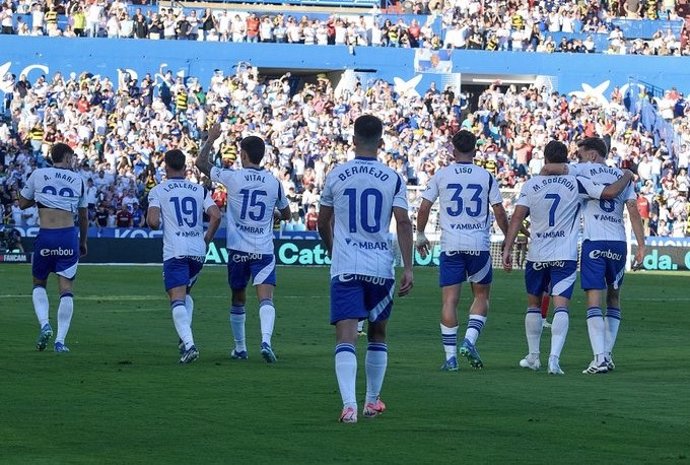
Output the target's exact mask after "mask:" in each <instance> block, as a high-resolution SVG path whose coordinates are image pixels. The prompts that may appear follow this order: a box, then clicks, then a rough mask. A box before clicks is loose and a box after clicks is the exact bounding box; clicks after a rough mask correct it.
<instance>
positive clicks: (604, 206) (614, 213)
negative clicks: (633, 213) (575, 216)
mask: <svg viewBox="0 0 690 465" xmlns="http://www.w3.org/2000/svg"><path fill="white" fill-rule="evenodd" d="M569 169H570V171H569V173H570V174H574V175H576V176H581V177H585V178H588V179H590V180H591V181H593V182H594V183H596V184H603V185H609V184H613V183H614V182H616V181H618V180H619V179H620V178H621V177H622V176H623V171H621V170H620V169H618V168H612V167H609V166H606V165H604V164H601V163H577V164H572V165H569ZM636 199H637V196H636V195H635V189H634V188H633V186H632V184H630V185H628V187H626V188H625V189H624V190H623V192H621V193H620V194H619V195H618V196H617V197H616V198H615V199H611V200H594V199H586V200H585V205H584V208H583V209H582V217H583V218H584V222H585V231H584V239H585V240H590V241H625V240H627V237H626V234H625V224H624V223H623V209H624V207H625V202H627V201H628V200H636Z"/></svg>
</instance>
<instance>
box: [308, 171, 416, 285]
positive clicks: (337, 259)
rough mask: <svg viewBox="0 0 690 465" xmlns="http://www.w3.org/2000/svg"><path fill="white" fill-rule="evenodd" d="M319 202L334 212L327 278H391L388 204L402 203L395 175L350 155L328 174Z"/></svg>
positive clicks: (403, 195)
mask: <svg viewBox="0 0 690 465" xmlns="http://www.w3.org/2000/svg"><path fill="white" fill-rule="evenodd" d="M321 204H322V205H324V206H327V207H333V208H334V213H335V225H334V228H333V256H332V263H331V277H333V276H338V275H341V274H346V273H352V274H360V275H366V276H377V277H381V278H393V277H394V274H393V266H394V263H393V261H394V255H393V250H392V244H391V240H390V234H389V228H390V223H391V217H392V212H393V207H400V208H404V209H405V210H407V208H408V207H407V187H406V186H405V182H404V181H403V180H402V178H401V177H400V175H399V174H398V173H396V172H395V171H393V170H392V169H390V168H388V167H387V166H385V165H383V164H382V163H380V162H378V161H376V160H371V159H366V158H355V159H354V160H351V161H349V162H347V163H345V164H343V165H339V166H337V167H336V168H334V169H333V171H331V172H330V173H329V174H328V176H327V178H326V183H325V185H324V188H323V192H322V193H321Z"/></svg>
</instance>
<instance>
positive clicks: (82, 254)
mask: <svg viewBox="0 0 690 465" xmlns="http://www.w3.org/2000/svg"><path fill="white" fill-rule="evenodd" d="M88 251H89V250H88V247H87V246H86V242H81V243H80V244H79V256H80V257H86V254H87V253H88Z"/></svg>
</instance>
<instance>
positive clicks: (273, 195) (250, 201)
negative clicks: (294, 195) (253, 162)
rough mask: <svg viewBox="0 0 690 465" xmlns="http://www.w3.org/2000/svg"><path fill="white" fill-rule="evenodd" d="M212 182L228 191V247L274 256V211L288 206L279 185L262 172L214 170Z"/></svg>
mask: <svg viewBox="0 0 690 465" xmlns="http://www.w3.org/2000/svg"><path fill="white" fill-rule="evenodd" d="M211 181H214V182H219V183H222V184H223V185H225V187H226V188H227V190H228V215H227V220H228V223H227V248H228V249H229V250H237V251H240V252H245V253H253V254H261V255H273V211H274V209H275V208H278V209H279V210H282V209H284V208H285V207H287V206H288V201H287V198H286V197H285V194H284V193H283V187H282V186H281V184H280V182H279V181H278V180H277V179H276V178H275V177H274V176H273V175H272V174H271V173H269V172H268V171H266V170H264V169H255V168H242V169H239V170H227V169H220V168H218V167H213V168H212V169H211Z"/></svg>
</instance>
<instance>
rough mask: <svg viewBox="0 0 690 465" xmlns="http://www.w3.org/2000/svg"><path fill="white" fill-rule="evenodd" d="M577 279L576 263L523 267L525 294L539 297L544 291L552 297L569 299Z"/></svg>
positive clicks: (545, 263) (563, 262) (564, 262)
mask: <svg viewBox="0 0 690 465" xmlns="http://www.w3.org/2000/svg"><path fill="white" fill-rule="evenodd" d="M576 278H577V261H576V260H561V261H555V262H531V261H529V260H528V261H527V263H526V265H525V287H526V288H527V293H528V294H531V295H535V296H538V297H541V296H542V294H543V293H544V292H546V291H549V293H550V295H552V296H560V297H565V298H566V299H570V297H571V296H572V295H573V287H575V279H576Z"/></svg>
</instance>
